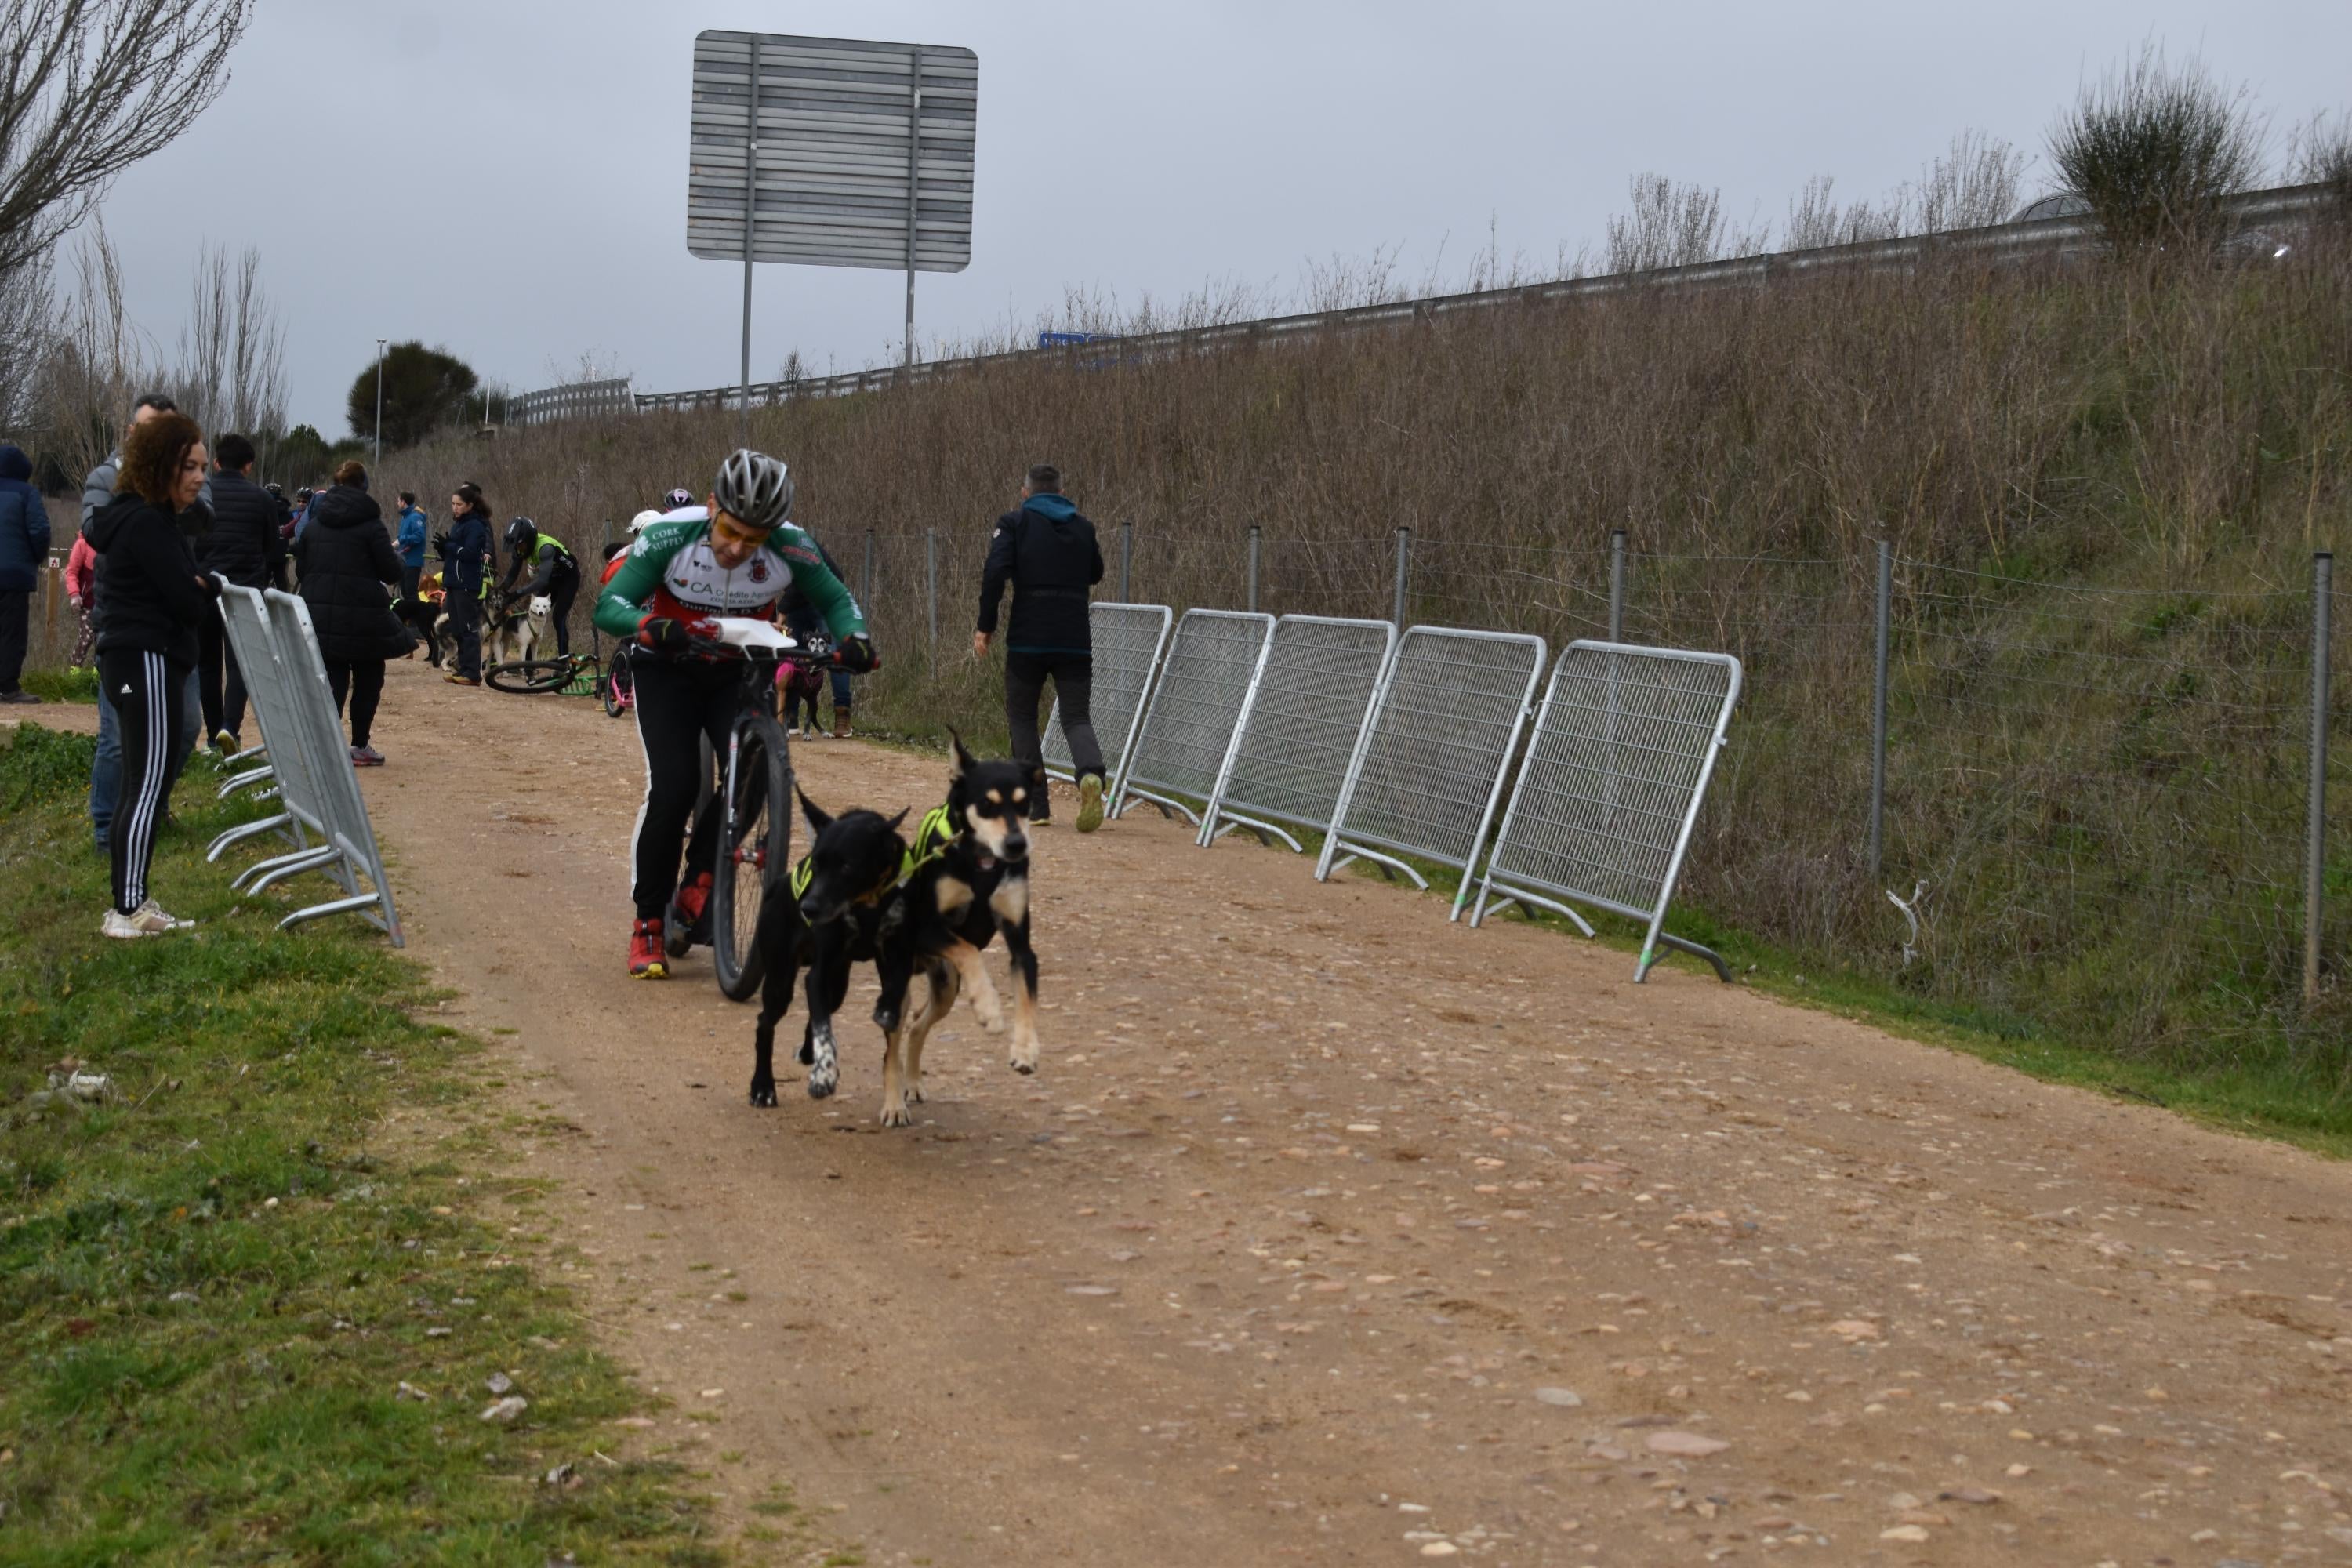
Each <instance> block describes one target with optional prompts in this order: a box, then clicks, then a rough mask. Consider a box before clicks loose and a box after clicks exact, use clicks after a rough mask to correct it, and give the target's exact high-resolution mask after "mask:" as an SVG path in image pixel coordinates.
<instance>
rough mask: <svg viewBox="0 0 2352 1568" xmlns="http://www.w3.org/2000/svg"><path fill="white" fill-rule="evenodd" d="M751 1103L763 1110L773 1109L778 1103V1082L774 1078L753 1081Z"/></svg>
mask: <svg viewBox="0 0 2352 1568" xmlns="http://www.w3.org/2000/svg"><path fill="white" fill-rule="evenodd" d="M751 1103H752V1104H753V1105H755V1106H758V1107H760V1108H761V1109H762V1110H765V1109H768V1108H771V1107H772V1106H773V1105H774V1104H775V1103H776V1080H775V1079H772V1078H771V1079H752V1080H751Z"/></svg>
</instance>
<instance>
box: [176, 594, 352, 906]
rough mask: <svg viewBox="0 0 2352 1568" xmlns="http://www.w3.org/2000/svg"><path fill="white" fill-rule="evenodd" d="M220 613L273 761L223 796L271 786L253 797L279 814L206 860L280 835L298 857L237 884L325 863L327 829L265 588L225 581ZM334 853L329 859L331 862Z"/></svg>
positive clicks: (275, 861)
mask: <svg viewBox="0 0 2352 1568" xmlns="http://www.w3.org/2000/svg"><path fill="white" fill-rule="evenodd" d="M220 616H221V625H222V626H223V628H224V630H225V634H226V638H227V641H228V647H229V651H230V652H231V653H232V654H234V655H235V656H236V667H237V669H238V671H239V672H240V673H241V674H242V676H243V678H244V680H245V688H246V699H247V702H248V703H249V704H250V705H251V707H252V709H253V719H254V722H255V723H256V724H257V726H259V728H260V731H261V746H262V750H263V751H264V752H266V753H267V754H268V759H269V760H268V765H267V766H264V767H259V768H254V769H251V770H248V771H247V772H245V773H238V774H237V775H236V776H235V777H234V778H231V779H230V780H228V781H227V782H226V783H225V784H222V785H221V787H220V793H221V795H222V796H223V797H224V798H226V796H227V795H230V794H231V793H232V792H234V791H236V790H238V789H243V788H247V787H248V786H254V785H264V786H267V787H264V788H261V789H260V790H259V793H257V795H255V796H254V798H255V799H256V800H269V799H275V800H276V801H277V802H278V811H277V812H276V813H275V814H274V815H272V816H265V817H261V818H259V819H257V820H256V821H253V822H247V823H240V824H239V825H238V826H235V827H232V828H230V829H229V830H228V831H227V832H226V833H224V834H222V835H221V836H220V837H217V838H215V839H214V840H213V841H212V846H211V847H210V848H208V849H207V850H206V851H205V859H207V860H218V859H219V858H221V855H222V852H223V851H225V850H226V849H227V848H228V847H229V846H230V845H232V844H237V843H241V842H243V841H244V840H246V839H247V838H253V837H258V836H260V835H262V834H265V833H276V834H278V835H279V836H280V837H283V838H284V839H285V840H286V842H287V843H288V844H289V846H290V847H291V853H289V854H286V855H281V856H277V857H273V858H270V859H268V860H264V861H262V862H261V863H260V864H259V865H257V866H248V867H247V868H245V870H244V871H242V872H240V873H239V874H238V876H237V881H238V882H240V883H241V882H243V881H244V880H245V879H247V878H248V877H254V876H268V875H270V874H271V873H273V872H276V871H278V870H279V869H281V868H283V869H285V870H287V871H289V872H290V871H298V870H303V869H307V868H309V867H310V866H314V865H323V864H324V863H325V862H324V860H323V859H322V858H320V850H321V847H322V846H323V844H324V841H325V838H326V828H325V826H324V819H323V818H322V817H321V816H320V812H319V806H318V799H319V792H318V790H317V788H316V787H315V786H314V785H313V784H311V782H310V776H311V762H310V748H309V747H308V746H307V745H306V744H305V743H304V742H303V739H302V723H301V721H300V720H299V718H298V717H297V716H296V715H295V712H294V709H293V695H292V683H291V682H289V680H288V679H287V678H286V673H285V670H284V669H283V668H282V667H281V663H280V660H279V658H278V645H277V639H276V637H273V636H272V635H271V632H270V629H269V608H268V605H265V604H264V603H263V602H262V598H261V591H260V590H259V589H257V588H242V587H238V586H237V585H236V584H232V583H224V584H221V591H220ZM241 754H242V753H240V755H241ZM331 853H332V852H331V851H329V852H328V855H329V856H330V857H331Z"/></svg>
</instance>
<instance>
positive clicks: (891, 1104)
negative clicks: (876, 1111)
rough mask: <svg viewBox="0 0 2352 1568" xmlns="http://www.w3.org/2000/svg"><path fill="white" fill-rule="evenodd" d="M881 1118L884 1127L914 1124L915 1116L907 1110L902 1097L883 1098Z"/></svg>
mask: <svg viewBox="0 0 2352 1568" xmlns="http://www.w3.org/2000/svg"><path fill="white" fill-rule="evenodd" d="M881 1120H882V1125H883V1126H885V1127H911V1126H913V1125H914V1124H915V1118H914V1116H913V1115H912V1114H911V1113H910V1112H909V1111H908V1110H907V1102H906V1100H904V1099H899V1100H884V1101H883V1102H882V1118H881Z"/></svg>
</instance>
